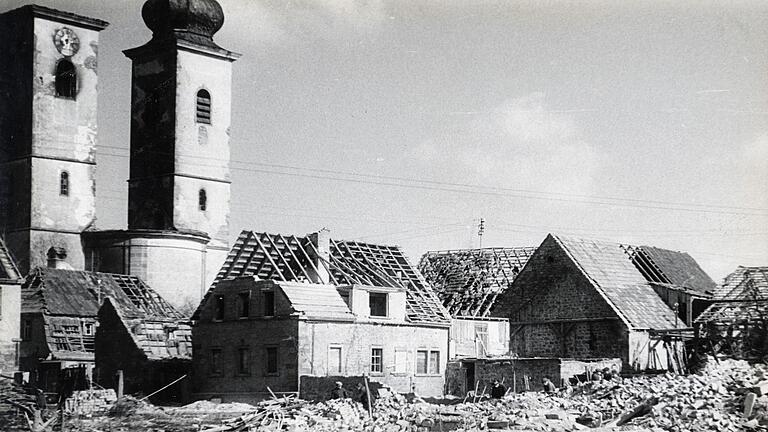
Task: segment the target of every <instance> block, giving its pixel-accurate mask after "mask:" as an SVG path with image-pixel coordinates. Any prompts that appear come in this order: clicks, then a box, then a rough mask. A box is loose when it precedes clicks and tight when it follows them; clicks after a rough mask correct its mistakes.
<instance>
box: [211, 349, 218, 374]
mask: <svg viewBox="0 0 768 432" xmlns="http://www.w3.org/2000/svg"><path fill="white" fill-rule="evenodd" d="M210 373H211V374H212V375H218V374H221V348H213V349H212V350H211V370H210Z"/></svg>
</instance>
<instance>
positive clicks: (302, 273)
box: [194, 231, 450, 324]
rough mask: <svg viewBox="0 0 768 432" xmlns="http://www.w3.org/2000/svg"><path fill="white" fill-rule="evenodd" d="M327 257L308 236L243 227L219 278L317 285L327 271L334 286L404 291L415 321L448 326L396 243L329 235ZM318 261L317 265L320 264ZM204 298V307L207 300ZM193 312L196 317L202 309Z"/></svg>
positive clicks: (435, 300) (444, 313) (442, 311)
mask: <svg viewBox="0 0 768 432" xmlns="http://www.w3.org/2000/svg"><path fill="white" fill-rule="evenodd" d="M329 249H330V250H329V251H328V254H327V256H328V258H322V256H323V253H322V252H323V251H319V250H318V247H317V246H316V245H315V244H314V243H313V242H312V241H311V240H310V238H309V236H307V237H297V236H293V235H281V234H269V233H262V232H255V231H242V232H241V233H240V236H239V237H238V238H237V241H235V244H234V246H233V247H232V249H231V250H230V252H229V255H228V256H227V259H226V261H225V262H224V265H223V266H222V268H221V270H220V271H219V274H218V275H217V276H216V280H215V281H214V283H213V285H212V286H211V289H210V290H209V291H208V293H207V294H206V298H207V297H208V296H209V295H210V293H211V292H212V291H211V290H212V289H213V288H214V287H215V286H216V284H217V283H218V282H219V281H222V280H225V279H232V278H236V277H240V276H248V275H252V276H255V277H257V278H258V279H263V280H274V281H277V282H299V283H305V284H310V283H318V282H320V281H319V280H318V276H317V275H318V273H322V272H324V271H325V272H328V274H329V279H330V280H329V282H330V283H331V284H332V285H336V286H343V285H352V284H360V285H368V286H380V287H391V288H400V289H404V290H405V291H406V313H407V317H408V320H409V321H411V322H414V323H433V324H447V323H449V322H450V316H449V315H448V313H447V311H446V310H445V308H444V307H443V305H442V303H440V300H439V299H438V298H437V296H436V295H435V293H434V291H433V290H432V288H431V287H430V285H429V284H428V283H427V282H426V280H424V277H423V276H422V275H421V273H420V272H419V271H418V270H417V269H416V268H415V267H414V266H413V265H411V263H410V261H409V260H408V258H407V257H406V256H405V254H403V252H402V251H401V250H400V248H399V247H397V246H387V245H379V244H371V243H362V242H356V241H343V240H333V239H330V243H329ZM316 263H319V266H320V267H319V266H318V264H316ZM205 301H206V299H205V298H204V299H203V301H202V302H201V305H202V304H204V303H205ZM199 311H200V309H199V308H198V312H196V313H195V316H194V317H196V316H197V315H198V313H199Z"/></svg>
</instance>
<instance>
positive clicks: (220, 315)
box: [213, 296, 224, 321]
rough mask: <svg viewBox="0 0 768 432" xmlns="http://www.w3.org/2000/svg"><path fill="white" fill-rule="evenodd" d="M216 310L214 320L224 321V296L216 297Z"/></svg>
mask: <svg viewBox="0 0 768 432" xmlns="http://www.w3.org/2000/svg"><path fill="white" fill-rule="evenodd" d="M214 306H215V308H216V309H215V310H214V313H213V319H214V320H216V321H222V320H224V296H216V299H215V305H214Z"/></svg>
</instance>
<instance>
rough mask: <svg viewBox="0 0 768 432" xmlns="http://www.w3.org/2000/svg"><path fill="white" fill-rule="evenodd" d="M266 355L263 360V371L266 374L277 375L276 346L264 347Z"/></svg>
mask: <svg viewBox="0 0 768 432" xmlns="http://www.w3.org/2000/svg"><path fill="white" fill-rule="evenodd" d="M264 355H265V357H266V359H265V361H264V366H265V368H264V373H265V374H267V375H277V374H278V371H277V347H266V348H265V349H264Z"/></svg>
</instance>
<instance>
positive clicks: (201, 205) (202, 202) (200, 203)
mask: <svg viewBox="0 0 768 432" xmlns="http://www.w3.org/2000/svg"><path fill="white" fill-rule="evenodd" d="M197 208H198V209H199V210H200V211H205V209H206V208H208V197H207V196H206V194H205V189H200V192H198V193H197Z"/></svg>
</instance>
